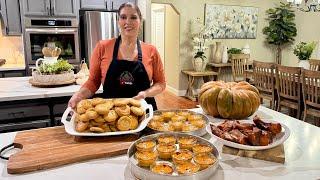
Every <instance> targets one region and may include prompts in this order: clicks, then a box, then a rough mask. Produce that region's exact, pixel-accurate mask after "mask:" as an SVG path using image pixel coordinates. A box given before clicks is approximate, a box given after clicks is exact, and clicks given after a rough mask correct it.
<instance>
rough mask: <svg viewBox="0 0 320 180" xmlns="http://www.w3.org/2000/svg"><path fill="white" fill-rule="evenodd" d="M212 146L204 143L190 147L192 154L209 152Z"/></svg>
mask: <svg viewBox="0 0 320 180" xmlns="http://www.w3.org/2000/svg"><path fill="white" fill-rule="evenodd" d="M211 151H212V147H211V146H209V145H206V144H196V145H194V146H193V147H192V152H193V153H194V154H200V153H211Z"/></svg>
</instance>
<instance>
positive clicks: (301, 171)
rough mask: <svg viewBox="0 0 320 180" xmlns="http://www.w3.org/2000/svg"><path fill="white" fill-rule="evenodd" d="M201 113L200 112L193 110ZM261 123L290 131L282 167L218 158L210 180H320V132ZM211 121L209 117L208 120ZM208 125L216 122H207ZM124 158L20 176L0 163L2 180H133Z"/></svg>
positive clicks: (300, 125)
mask: <svg viewBox="0 0 320 180" xmlns="http://www.w3.org/2000/svg"><path fill="white" fill-rule="evenodd" d="M193 111H196V112H200V113H201V112H202V109H201V108H197V109H193ZM255 114H257V115H259V116H260V117H262V119H271V120H274V121H278V122H281V123H283V124H285V125H287V126H288V127H289V129H290V130H291V135H290V137H289V138H288V140H287V141H286V142H285V143H284V149H285V156H286V161H285V164H279V163H273V162H268V161H262V160H257V159H251V158H244V157H238V156H233V155H227V154H221V159H220V163H219V167H218V170H217V172H216V173H215V175H214V176H213V177H212V178H211V179H229V180H235V179H237V180H238V179H244V180H245V179H259V180H260V179H268V180H269V179H288V180H294V179H297V180H301V179H305V180H307V179H308V180H309V179H319V178H320V128H319V127H316V126H313V125H311V124H308V123H305V122H303V121H301V120H298V119H295V118H292V117H290V116H287V115H284V114H281V113H279V112H276V111H273V110H271V109H268V108H265V107H263V106H260V107H259V109H258V111H257V112H256V113H255ZM209 118H210V117H209ZM210 121H212V122H217V121H219V120H218V119H216V118H212V117H211V118H210ZM15 135H16V132H12V133H4V134H0V139H1V141H0V148H2V147H4V146H5V145H7V144H9V143H11V142H12V141H13V139H14V137H15ZM205 137H206V138H208V139H209V141H210V142H212V143H213V144H214V145H216V147H217V148H218V150H219V151H220V152H221V148H222V144H221V143H220V142H218V141H217V140H216V139H214V138H213V137H211V136H210V135H208V134H207V135H206V136H205ZM127 163H128V160H127V157H126V155H122V156H118V157H113V158H102V159H97V160H92V161H87V162H82V163H75V164H71V165H66V166H62V167H58V168H53V169H49V170H43V171H37V172H32V173H26V174H22V175H10V174H7V169H6V168H7V167H6V161H4V160H0V179H1V180H11V179H15V180H22V179H32V180H36V179H39V180H40V179H46V180H51V179H52V180H54V179H77V180H86V179H95V180H100V179H101V180H105V179H110V180H111V179H112V180H118V179H130V180H131V179H134V178H133V177H132V175H131V174H130V171H129V168H128V166H127Z"/></svg>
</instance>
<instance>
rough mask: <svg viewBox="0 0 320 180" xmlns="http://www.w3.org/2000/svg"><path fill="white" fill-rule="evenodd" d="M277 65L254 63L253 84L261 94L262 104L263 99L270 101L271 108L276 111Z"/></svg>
mask: <svg viewBox="0 0 320 180" xmlns="http://www.w3.org/2000/svg"><path fill="white" fill-rule="evenodd" d="M274 77H275V64H274V63H266V62H259V61H253V84H254V86H255V87H256V88H257V89H258V90H259V92H260V98H261V102H263V99H267V100H269V101H270V108H271V109H275V107H276V106H275V104H276V95H275V94H276V92H275V78H274Z"/></svg>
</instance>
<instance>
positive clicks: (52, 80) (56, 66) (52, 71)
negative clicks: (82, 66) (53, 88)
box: [32, 59, 74, 85]
mask: <svg viewBox="0 0 320 180" xmlns="http://www.w3.org/2000/svg"><path fill="white" fill-rule="evenodd" d="M32 79H33V81H35V82H37V83H42V84H52V85H54V84H60V83H63V82H71V81H74V72H73V66H72V65H71V64H69V63H68V61H67V60H63V59H60V60H58V61H57V62H55V63H53V64H49V63H45V62H44V63H42V64H41V65H40V66H39V67H38V68H37V69H36V70H35V71H33V72H32Z"/></svg>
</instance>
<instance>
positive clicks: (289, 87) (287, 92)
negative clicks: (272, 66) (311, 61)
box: [276, 65, 301, 101]
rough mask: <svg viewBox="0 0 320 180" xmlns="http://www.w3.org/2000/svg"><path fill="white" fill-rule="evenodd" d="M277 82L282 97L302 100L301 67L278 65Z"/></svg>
mask: <svg viewBox="0 0 320 180" xmlns="http://www.w3.org/2000/svg"><path fill="white" fill-rule="evenodd" d="M276 68H277V73H276V81H277V82H276V84H277V89H278V93H279V95H280V97H284V98H287V99H291V100H297V101H299V100H300V97H301V96H300V92H301V91H300V88H301V68H300V67H287V66H281V65H277V67H276Z"/></svg>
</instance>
